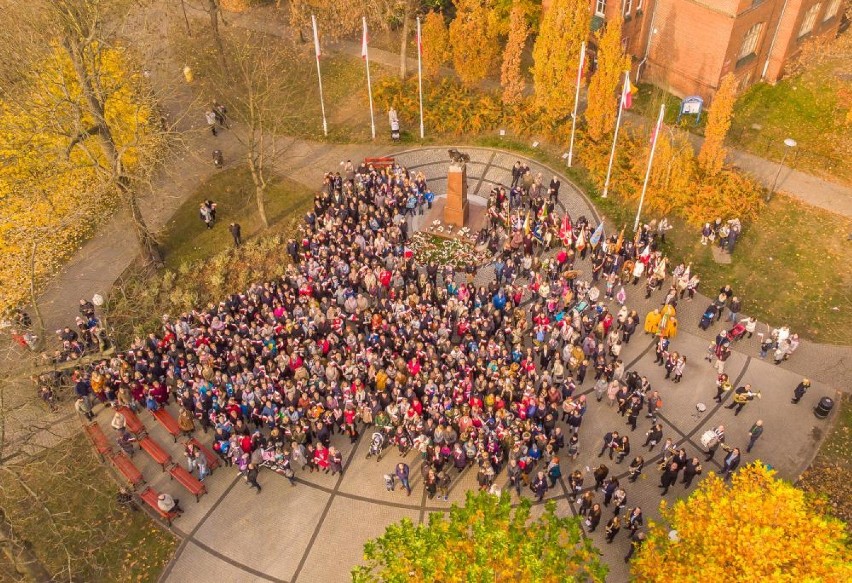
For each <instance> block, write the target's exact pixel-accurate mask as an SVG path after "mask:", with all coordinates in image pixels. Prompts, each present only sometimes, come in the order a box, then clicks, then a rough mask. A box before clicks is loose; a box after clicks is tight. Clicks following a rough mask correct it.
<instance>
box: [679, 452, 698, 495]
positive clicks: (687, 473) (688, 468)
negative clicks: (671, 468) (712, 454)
mask: <svg viewBox="0 0 852 583" xmlns="http://www.w3.org/2000/svg"><path fill="white" fill-rule="evenodd" d="M702 469H703V468H702V467H701V462H700V461H699V460H698V458H697V457H694V458H692V459H691V460H689V461H688V462H686V465H685V466H684V468H683V480H682V481H681V484H683V485H684V487H685V488H689V487H690V486H691V485H692V480H693V479H694V478H695V476H697V475H698V474H700V473H701V471H702Z"/></svg>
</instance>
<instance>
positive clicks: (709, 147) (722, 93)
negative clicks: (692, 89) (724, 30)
mask: <svg viewBox="0 0 852 583" xmlns="http://www.w3.org/2000/svg"><path fill="white" fill-rule="evenodd" d="M736 100H737V80H736V77H734V75H733V73H728V74H727V75H725V76H724V77H722V82H721V83H720V84H719V90H718V91H716V95H715V96H714V97H713V103H711V104H710V111H709V112H708V114H707V127H706V128H705V130H704V143H703V144H701V150H700V151H699V152H698V164H699V166H701V169H702V170H703V171H704V173H705V174H707V175H708V176H715V175H716V174H718V173H719V171H720V170H722V166H723V165H724V164H725V156H727V155H728V151H727V150H726V149H725V138H726V137H728V130H729V129H731V117H732V116H733V113H734V102H736Z"/></svg>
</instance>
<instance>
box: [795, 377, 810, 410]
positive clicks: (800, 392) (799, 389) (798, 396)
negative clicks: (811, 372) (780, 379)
mask: <svg viewBox="0 0 852 583" xmlns="http://www.w3.org/2000/svg"><path fill="white" fill-rule="evenodd" d="M809 388H811V381H810V380H808V379H802V382H800V383H799V384H798V385H796V388H795V389H793V400H791V401H790V402H791V403H793V404H794V405H796V404H797V403H798V402H799V401H801V400H802V397H804V396H805V393H807V392H808V389H809Z"/></svg>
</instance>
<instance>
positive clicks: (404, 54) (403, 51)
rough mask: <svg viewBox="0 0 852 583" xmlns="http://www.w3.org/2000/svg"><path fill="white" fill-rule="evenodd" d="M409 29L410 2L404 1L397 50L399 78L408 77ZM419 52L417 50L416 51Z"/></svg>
mask: <svg viewBox="0 0 852 583" xmlns="http://www.w3.org/2000/svg"><path fill="white" fill-rule="evenodd" d="M410 28H411V0H406V1H405V9H404V12H403V13H402V41H401V44H400V48H399V78H400V79H405V76H406V75H408V31H409V29H410ZM418 50H419V49H418Z"/></svg>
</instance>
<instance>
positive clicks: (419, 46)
mask: <svg viewBox="0 0 852 583" xmlns="http://www.w3.org/2000/svg"><path fill="white" fill-rule="evenodd" d="M422 61H423V37H421V36H420V17H419V16H418V17H417V88H418V90H419V92H420V139H421V140H422V139H423V137H424V135H425V132H424V131H423V63H422Z"/></svg>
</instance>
